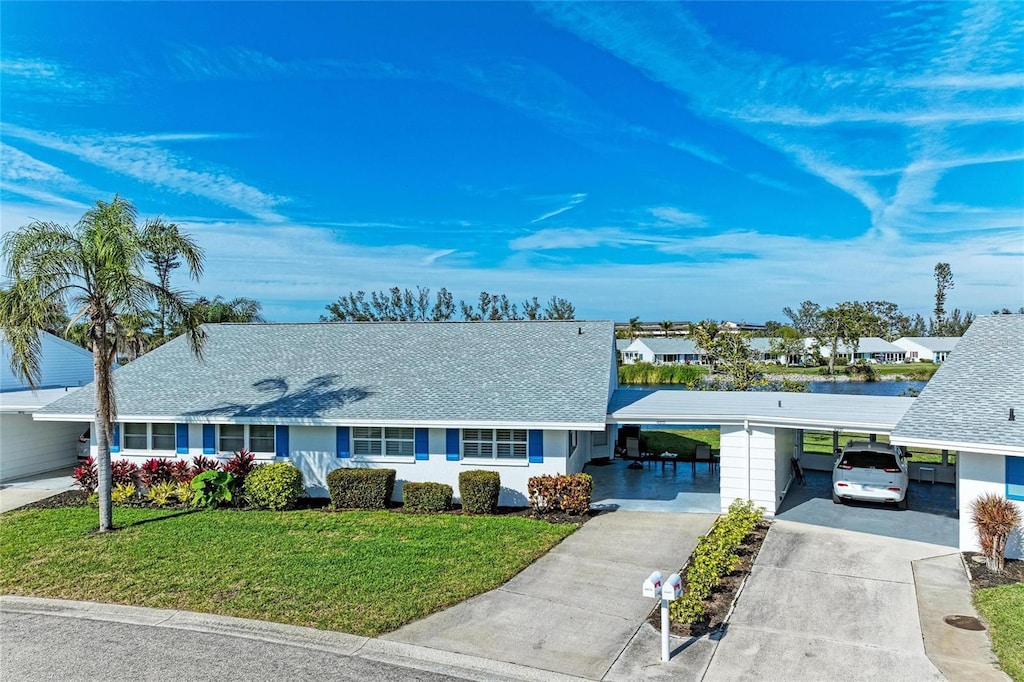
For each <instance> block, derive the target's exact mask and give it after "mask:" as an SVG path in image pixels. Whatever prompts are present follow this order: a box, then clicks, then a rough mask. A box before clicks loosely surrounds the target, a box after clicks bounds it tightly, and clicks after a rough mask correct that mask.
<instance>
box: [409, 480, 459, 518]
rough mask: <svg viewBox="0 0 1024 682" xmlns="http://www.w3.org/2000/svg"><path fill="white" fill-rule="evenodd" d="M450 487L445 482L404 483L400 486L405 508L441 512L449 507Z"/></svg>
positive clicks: (415, 510)
mask: <svg viewBox="0 0 1024 682" xmlns="http://www.w3.org/2000/svg"><path fill="white" fill-rule="evenodd" d="M452 495H453V491H452V487H451V486H450V485H448V484H447V483H406V484H405V485H404V486H402V500H403V501H404V502H405V510H406V511H410V512H442V511H447V510H449V509H451V506H452Z"/></svg>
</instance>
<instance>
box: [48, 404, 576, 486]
mask: <svg viewBox="0 0 1024 682" xmlns="http://www.w3.org/2000/svg"><path fill="white" fill-rule="evenodd" d="M30 419H31V418H30ZM77 427H78V431H76V433H75V437H77V435H78V433H80V432H81V430H82V425H77ZM445 436H446V434H445V429H429V434H428V452H429V455H430V456H429V459H426V460H413V459H409V458H406V457H401V458H398V457H390V458H389V457H359V456H355V455H353V456H352V457H348V458H340V457H338V456H337V451H336V431H335V428H334V427H333V426H292V427H290V428H289V429H288V447H289V454H290V456H289V457H288V458H287V459H284V458H275V457H274V456H273V455H272V454H269V453H267V454H259V453H257V455H256V461H257V462H270V461H286V462H290V463H291V464H293V465H295V466H296V467H298V468H299V469H300V470H301V471H302V474H303V477H304V479H305V483H306V492H307V494H308V495H310V496H312V497H327V496H328V493H327V474H329V473H330V472H331V471H334V470H335V469H338V468H341V467H372V468H381V469H394V470H395V471H396V481H395V494H394V498H393V499H394V500H395V501H400V500H401V499H402V485H403V484H405V483H408V482H413V481H415V482H423V481H432V482H436V483H447V484H448V485H450V486H451V487H452V490H453V491H454V492H455V499H456V501H458V499H459V473H460V472H462V471H466V470H468V469H486V470H490V471H497V472H498V473H499V474H500V475H501V488H502V490H501V498H500V499H499V504H501V505H507V506H526V504H527V481H528V479H529V478H530V477H531V476H540V475H542V474H565V473H574V472H576V471H580V470H582V468H583V464H585V463H586V462H587V461H589V458H590V454H589V447H590V438H589V434H588V433H586V432H580V435H579V441H578V446H577V449H576V451H575V453H574V454H573V456H572V457H571V458H570V459H569V460H568V461H567V459H566V455H567V451H568V447H569V435H568V432H567V431H554V430H546V431H544V462H543V463H540V464H531V463H529V462H528V461H526V460H516V461H514V462H511V461H510V462H496V461H495V460H484V459H468V458H467V459H463V460H460V461H448V460H447V457H446V454H445V449H446V448H445ZM188 441H189V453H188V454H187V455H184V454H182V455H178V454H176V453H175V452H169V451H161V452H156V451H150V452H139V451H135V452H133V451H122V452H120V453H116V454H112V455H111V457H112V458H114V459H129V460H131V461H133V462H135V463H136V464H140V465H141V464H142V462H144V461H145V460H147V459H149V458H151V457H166V458H168V459H187V460H191V459H192V458H193V457H195V456H197V455H202V454H203V426H202V424H190V425H189V438H188ZM73 451H74V439H72V452H73ZM93 455H94V456H95V442H93ZM206 456H207V457H212V456H213V455H206ZM219 457H220V459H222V460H223V459H226V458H227V457H226V456H225V455H219ZM567 467H568V468H569V469H570V470H569V471H567Z"/></svg>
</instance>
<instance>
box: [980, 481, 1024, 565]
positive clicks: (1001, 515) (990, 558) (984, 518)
mask: <svg viewBox="0 0 1024 682" xmlns="http://www.w3.org/2000/svg"><path fill="white" fill-rule="evenodd" d="M971 523H973V524H974V527H975V529H977V531H978V542H979V544H980V545H981V553H982V554H984V555H985V563H986V564H987V565H988V568H989V570H991V571H994V572H996V573H998V572H1000V571H1002V570H1003V568H1004V567H1005V565H1006V541H1007V539H1008V538H1009V537H1010V533H1012V532H1013V529H1014V528H1016V527H1017V526H1019V525H1020V524H1021V513H1020V510H1019V509H1018V508H1017V505H1015V504H1014V503H1013V502H1011V501H1010V500H1008V499H1006V498H1005V497H1002V496H1000V495H996V494H994V493H986V494H984V495H982V496H981V497H978V498H976V499H975V500H974V501H973V502H971Z"/></svg>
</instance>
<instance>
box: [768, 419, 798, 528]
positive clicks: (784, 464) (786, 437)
mask: <svg viewBox="0 0 1024 682" xmlns="http://www.w3.org/2000/svg"><path fill="white" fill-rule="evenodd" d="M795 451H796V430H795V429H775V506H774V507H773V508H772V509H773V511H778V510H779V506H780V505H782V498H783V497H785V491H786V490H787V488H788V486H789V481H790V479H791V478H792V477H793V465H792V464H790V460H792V459H793V453H794V452H795Z"/></svg>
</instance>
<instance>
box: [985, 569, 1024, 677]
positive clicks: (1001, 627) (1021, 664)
mask: <svg viewBox="0 0 1024 682" xmlns="http://www.w3.org/2000/svg"><path fill="white" fill-rule="evenodd" d="M974 603H975V604H976V605H977V607H978V611H979V612H981V615H982V617H983V618H984V619H985V621H986V622H987V623H988V626H989V634H990V635H991V636H992V648H993V650H995V653H996V656H998V657H999V664H1000V665H1001V666H1002V667H1003V670H1004V671H1005V672H1006V674H1007V675H1009V676H1010V677H1011V678H1013V679H1014V680H1016V681H1017V682H1024V584H1018V585H1004V586H1003V587H989V588H986V589H984V590H978V591H977V592H975V593H974Z"/></svg>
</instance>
